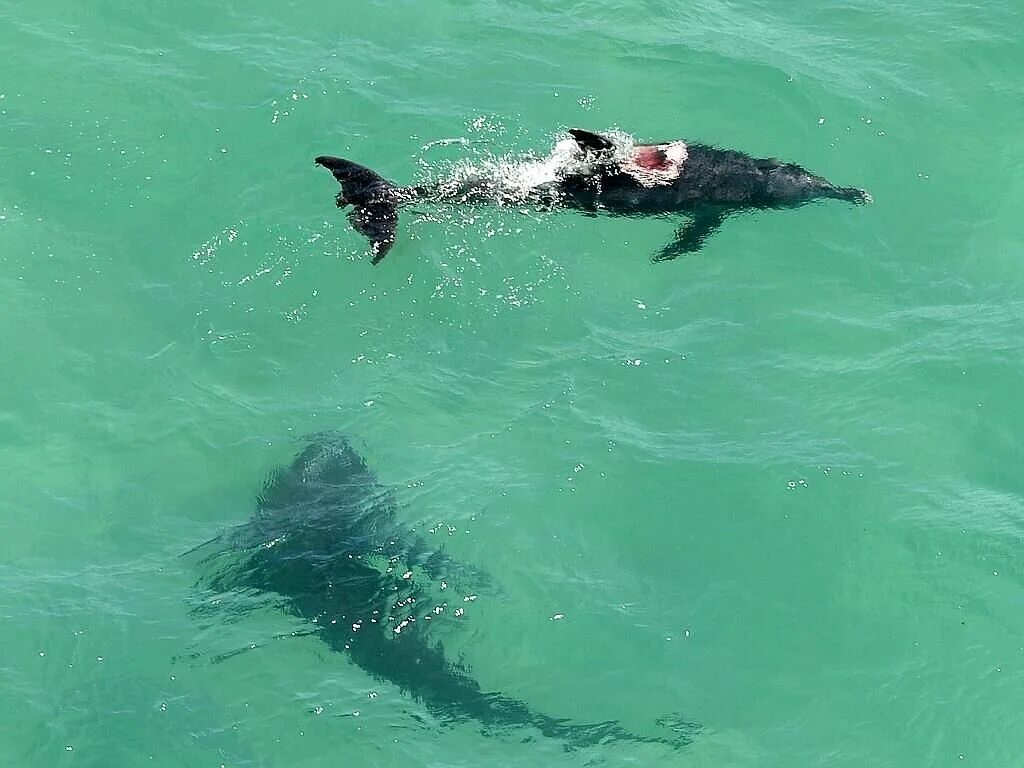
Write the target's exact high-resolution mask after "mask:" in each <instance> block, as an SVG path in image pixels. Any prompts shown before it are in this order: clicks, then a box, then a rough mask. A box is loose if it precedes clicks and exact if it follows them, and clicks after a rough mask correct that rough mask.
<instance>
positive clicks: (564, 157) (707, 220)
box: [314, 128, 871, 264]
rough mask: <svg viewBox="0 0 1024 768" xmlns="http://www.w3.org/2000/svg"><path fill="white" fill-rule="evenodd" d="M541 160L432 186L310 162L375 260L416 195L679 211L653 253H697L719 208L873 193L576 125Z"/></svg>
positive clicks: (778, 165)
mask: <svg viewBox="0 0 1024 768" xmlns="http://www.w3.org/2000/svg"><path fill="white" fill-rule="evenodd" d="M568 133H569V138H568V139H564V140H562V141H559V142H558V143H557V144H556V145H555V148H554V150H553V151H552V153H551V154H550V155H549V156H548V157H546V158H543V159H539V160H535V159H524V160H523V161H521V162H519V163H502V164H493V165H492V166H491V167H483V168H477V169H472V170H471V171H470V172H468V173H461V174H456V175H454V176H453V177H452V178H450V179H445V180H442V181H439V182H434V183H431V184H422V185H416V186H409V187H401V186H397V185H395V184H393V183H391V182H390V181H388V180H386V179H384V178H382V177H381V176H380V175H378V174H377V173H376V172H374V171H372V170H370V169H369V168H367V167H365V166H362V165H359V164H358V163H354V162H352V161H351V160H345V159H343V158H340V157H332V156H330V155H321V156H320V157H317V158H316V160H315V161H314V162H315V163H316V164H317V165H320V166H323V167H324V168H326V169H327V170H329V171H330V172H331V173H332V174H333V175H334V177H335V178H336V179H337V180H338V182H339V183H340V184H341V192H340V193H339V194H338V195H337V197H336V203H337V205H338V207H339V208H346V207H348V206H349V205H351V206H352V210H351V211H350V212H349V221H350V222H351V223H352V226H353V227H354V228H355V229H356V231H358V232H360V233H361V234H363V235H365V236H366V237H367V238H369V240H370V246H371V249H372V251H373V257H372V261H373V263H374V264H377V263H378V262H380V260H381V259H383V258H384V257H385V256H386V255H387V253H388V251H389V250H391V247H392V246H393V245H394V243H395V238H396V236H397V231H398V211H399V209H400V208H402V207H403V206H407V205H411V204H415V203H422V202H437V203H469V204H475V203H497V204H504V205H516V206H523V205H534V206H538V207H542V208H566V209H572V210H578V211H582V212H584V213H586V214H588V215H597V214H599V213H604V214H608V215H612V216H677V215H681V216H684V217H687V218H688V219H689V221H688V222H687V223H685V224H683V225H682V226H681V227H680V228H679V229H678V231H677V232H676V235H675V238H674V239H673V240H672V242H671V243H669V244H668V245H666V246H665V247H664V248H662V249H661V251H660V252H659V253H658V254H657V255H655V256H654V260H655V261H665V260H669V259H674V258H676V257H678V256H681V255H683V254H685V253H692V252H695V251H698V250H699V249H700V248H701V246H702V245H703V244H704V241H705V240H706V239H707V238H708V236H710V235H711V234H712V233H713V232H715V230H717V229H718V228H719V226H721V224H722V222H723V221H724V220H725V218H726V217H727V216H729V215H730V214H733V213H737V212H739V211H744V210H756V209H770V208H795V207H797V206H800V205H804V204H805V203H809V202H811V201H814V200H821V199H834V200H844V201H846V202H850V203H857V204H860V203H869V202H871V195H869V194H868V193H867V192H866V191H865V190H863V189H858V188H856V187H841V186H837V185H835V184H833V183H832V182H830V181H828V180H827V179H825V178H823V177H821V176H817V175H815V174H813V173H811V172H810V171H808V170H806V169H804V168H802V167H801V166H799V165H796V164H795V163H788V162H784V161H782V160H776V159H774V158H756V157H751V156H750V155H746V154H744V153H743V152H739V151H736V150H732V149H718V148H717V147H713V146H709V145H706V144H694V143H687V142H684V141H681V140H676V141H669V142H663V143H659V144H637V143H635V142H634V140H633V138H632V137H631V136H629V135H628V134H624V133H620V132H608V133H606V134H598V133H592V132H590V131H585V130H582V129H578V128H574V129H572V130H570V131H569V132H568Z"/></svg>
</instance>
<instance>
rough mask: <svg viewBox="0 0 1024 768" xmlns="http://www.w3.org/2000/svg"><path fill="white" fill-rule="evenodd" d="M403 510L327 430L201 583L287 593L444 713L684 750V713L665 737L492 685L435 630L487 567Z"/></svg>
mask: <svg viewBox="0 0 1024 768" xmlns="http://www.w3.org/2000/svg"><path fill="white" fill-rule="evenodd" d="M397 511H398V507H397V505H396V503H395V500H394V497H393V496H392V494H391V493H390V492H389V491H388V490H386V489H384V488H382V487H381V486H380V485H378V483H377V479H376V477H375V475H374V473H373V472H372V471H371V470H370V469H369V468H368V467H367V465H366V463H365V462H364V461H363V459H362V458H361V457H360V456H359V455H358V454H357V453H356V452H355V450H353V448H352V447H351V445H350V444H349V443H348V441H347V440H346V439H345V438H344V437H342V436H341V435H338V434H335V433H326V434H320V435H315V436H313V437H311V438H310V440H309V443H308V445H306V446H305V447H304V448H303V450H302V451H301V452H300V453H299V454H298V455H297V457H296V458H295V459H294V461H293V462H292V463H291V464H290V465H289V466H285V467H281V468H279V469H277V470H275V471H274V472H272V473H271V474H270V476H269V478H268V479H267V481H266V483H265V485H264V487H263V491H262V493H260V495H259V497H258V501H257V505H256V512H255V514H254V515H253V517H252V519H251V520H250V521H249V522H247V523H245V524H243V525H241V526H240V527H238V528H236V529H234V530H232V531H230V532H228V533H226V534H224V535H222V536H221V537H218V538H217V539H214V540H213V542H211V543H212V544H213V545H214V546H215V548H214V551H213V552H212V553H209V554H206V555H205V556H204V557H203V559H202V564H201V567H202V571H203V574H204V575H203V577H202V579H201V581H200V584H201V585H202V586H203V587H204V588H205V589H207V590H212V591H213V592H215V593H224V592H243V591H244V592H247V593H249V594H252V593H256V594H265V595H267V596H268V597H270V596H276V597H277V599H278V600H279V601H280V600H281V599H283V604H284V605H285V606H286V610H288V611H289V612H290V613H292V614H294V615H295V616H298V617H300V618H302V619H304V620H306V621H307V622H309V626H310V628H311V631H313V632H315V633H316V634H318V636H319V638H320V639H321V640H322V641H323V642H324V643H325V644H326V645H327V646H328V647H329V648H330V649H331V650H333V651H337V652H338V653H340V654H343V655H344V656H346V657H347V658H348V659H350V660H351V661H352V662H353V663H354V664H356V665H357V666H358V667H360V668H361V669H363V670H364V671H365V672H367V673H368V674H369V675H370V676H372V677H373V678H375V679H376V680H378V681H381V682H386V683H390V684H393V685H395V686H397V687H398V688H399V689H400V690H401V691H402V692H404V693H405V694H407V695H408V696H410V697H411V698H412V699H414V700H416V701H418V702H420V703H421V704H422V705H423V706H424V707H425V708H426V709H427V710H428V711H429V712H430V713H431V714H433V715H434V716H435V717H437V718H438V719H439V720H441V721H442V722H446V723H451V722H458V721H466V720H475V721H477V722H478V723H479V724H480V725H481V726H482V727H483V728H485V729H486V730H488V731H491V730H496V729H497V730H501V729H508V728H527V729H529V728H533V729H536V730H537V731H539V732H540V733H541V734H543V735H544V736H546V737H550V738H554V739H558V740H560V741H562V742H563V744H564V745H565V747H566V748H577V747H585V746H591V745H596V744H605V743H609V742H617V741H619V742H632V743H640V742H647V743H660V744H667V745H670V746H672V747H682V746H684V745H686V744H688V743H689V742H690V741H691V740H692V738H693V736H694V735H695V734H696V733H697V732H698V731H699V730H700V726H699V725H696V724H693V723H689V722H686V721H685V720H683V719H681V718H676V717H673V718H664V719H662V720H659V721H658V723H659V725H661V726H663V727H665V728H666V729H667V731H666V732H665V734H664V735H654V736H640V735H636V734H633V733H631V732H629V731H627V730H626V729H624V728H623V727H622V726H620V725H619V724H618V723H617V722H614V721H609V722H598V723H576V722H572V721H569V720H566V719H562V718H556V717H552V716H549V715H546V714H543V713H541V712H538V711H536V710H534V709H533V708H532V707H530V706H529V705H528V704H526V703H525V702H523V701H520V700H518V699H516V698H514V697H511V696H508V695H506V694H503V693H498V692H489V691H485V690H483V689H482V688H481V687H480V684H479V683H478V682H477V681H476V680H475V679H474V678H473V677H472V675H471V673H470V671H469V670H468V669H467V668H466V667H465V666H464V665H463V664H461V663H458V662H453V661H451V660H450V659H448V658H447V657H446V655H445V652H444V648H443V647H442V645H441V643H440V641H438V640H436V639H434V638H433V637H432V633H433V632H435V631H437V630H439V629H441V627H440V626H439V625H440V624H441V623H443V622H444V620H445V618H447V617H451V616H458V615H460V613H461V606H462V605H463V602H464V599H465V598H464V597H463V595H465V594H466V592H465V591H459V592H457V589H458V588H461V590H464V589H465V584H464V583H462V582H464V581H465V579H467V578H469V577H477V576H478V574H475V573H474V572H473V571H472V569H469V568H466V567H465V566H463V565H461V564H459V563H457V562H455V561H454V560H452V559H451V558H450V557H449V556H448V555H446V554H445V553H444V552H442V551H440V550H439V549H436V548H435V547H433V546H431V543H430V542H428V541H427V540H426V539H425V538H424V537H422V536H421V535H419V534H418V533H416V532H415V531H414V530H413V529H411V528H410V527H407V526H405V525H403V524H402V523H401V522H400V521H399V519H398V517H397ZM211 543H208V545H204V549H205V548H206V547H207V546H209V545H210V544H211ZM452 595H454V597H452ZM495 640H498V638H495Z"/></svg>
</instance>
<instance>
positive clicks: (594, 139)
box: [569, 128, 614, 152]
mask: <svg viewBox="0 0 1024 768" xmlns="http://www.w3.org/2000/svg"><path fill="white" fill-rule="evenodd" d="M569 135H570V136H572V137H573V139H574V140H575V141H576V143H577V144H578V145H579V147H580V149H583V150H587V149H592V150H595V151H597V152H603V151H605V150H608V149H612V148H613V147H614V145H613V144H612V143H611V141H609V140H608V139H606V138H605V137H604V136H601V135H600V134H598V133H591V132H590V131H584V130H583V129H581V128H570V129H569Z"/></svg>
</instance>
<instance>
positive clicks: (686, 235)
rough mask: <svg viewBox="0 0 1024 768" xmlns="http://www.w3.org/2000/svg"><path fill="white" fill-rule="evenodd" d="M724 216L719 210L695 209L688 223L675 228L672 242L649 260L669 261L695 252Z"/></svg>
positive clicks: (719, 224) (720, 223)
mask: <svg viewBox="0 0 1024 768" xmlns="http://www.w3.org/2000/svg"><path fill="white" fill-rule="evenodd" d="M724 218H725V214H723V213H722V212H720V211H697V212H696V213H694V214H693V218H692V219H691V220H690V221H689V222H688V223H686V224H683V225H682V226H681V227H679V229H677V230H676V236H675V238H674V239H673V240H672V242H671V243H669V244H668V245H666V246H665V247H664V248H662V249H661V250H660V251H658V253H656V254H655V255H654V256H653V257H652V258H651V261H671V260H672V259H675V258H678V257H679V256H682V255H683V254H686V253H696V252H697V251H699V250H700V249H701V246H703V245H704V241H705V240H707V239H708V237H710V236H711V235H712V234H714V232H715V230H716V229H718V228H719V227H720V226H721V225H722V220H723V219H724Z"/></svg>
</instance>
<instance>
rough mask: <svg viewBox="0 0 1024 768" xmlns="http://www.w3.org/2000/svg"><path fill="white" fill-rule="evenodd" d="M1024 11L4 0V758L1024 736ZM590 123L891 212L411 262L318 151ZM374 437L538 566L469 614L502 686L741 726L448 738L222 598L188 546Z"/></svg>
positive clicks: (539, 750)
mask: <svg viewBox="0 0 1024 768" xmlns="http://www.w3.org/2000/svg"><path fill="white" fill-rule="evenodd" d="M1022 30H1024V9H1022V7H1021V5H1020V2H1019V0H995V1H994V2H989V3H962V2H952V0H919V1H917V2H913V1H911V2H883V1H882V0H853V1H851V2H839V1H838V0H829V1H826V2H818V3H810V2H805V3H795V2H790V3H780V2H769V0H733V1H731V2H726V1H725V0H709V2H704V3H689V2H686V3H673V2H667V1H664V0H650V1H648V2H641V1H639V0H638V1H637V2H633V3H617V2H610V1H609V0H597V1H596V2H589V3H576V4H568V5H566V4H564V3H553V2H547V1H546V0H526V1H524V2H499V0H479V1H475V0H471V1H470V2H466V3H455V2H443V1H441V0H428V1H427V2H407V1H406V0H399V1H398V2H378V1H371V2H360V3H342V4H333V5H324V4H312V3H271V2H266V0H256V1H255V2H251V3H248V4H226V5H225V4H210V3H206V2H197V0H182V1H181V2H177V3H157V4H128V3H116V2H106V1H105V0H101V1H100V2H96V3H72V2H68V1H67V0H42V1H41V2H39V3H35V4H29V3H14V2H10V1H9V0H8V2H3V3H0V51H2V52H3V59H4V63H3V65H2V68H0V296H2V298H0V320H2V333H0V339H2V341H0V350H2V360H3V378H2V380H3V384H2V387H0V462H2V464H0V466H2V469H3V472H2V474H0V620H2V625H0V626H2V633H0V766H2V767H3V768H7V767H8V766H9V767H10V768H22V767H25V768H35V767H36V766H39V767H41V768H49V767H51V766H103V767H104V768H114V767H120V766H171V767H173V768H185V767H187V768H200V767H202V766H210V767H211V768H216V767H217V766H222V765H223V766H227V767H228V768H239V767H242V766H261V767H262V766H266V767H268V768H271V767H274V768H276V767H277V766H281V767H282V768H284V767H285V766H287V767H288V768H299V767H303V768H318V767H320V766H337V765H370V766H383V765H402V766H416V767H418V766H424V767H426V766H430V767H431V768H463V767H465V768H470V767H475V766H503V767H506V768H509V767H514V766H522V767H523V768H527V767H529V768H535V767H536V766H585V765H609V766H618V765H638V766H650V765H655V764H657V765H670V766H701V767H705V766H706V767H708V768H711V767H715V768H718V767H723V768H724V767H726V766H728V767H730V768H747V767H749V768H754V767H756V768H768V767H771V766H778V767H779V768H783V767H784V768H802V767H803V766H829V767H835V768H864V767H865V766H871V768H883V767H884V768H908V767H910V766H960V765H970V766H986V767H991V768H1009V767H1010V766H1014V765H1021V764H1022V763H1021V762H1020V761H1021V760H1022V755H1024V727H1022V724H1021V723H1022V719H1021V711H1022V705H1024V559H1022V556H1021V553H1022V545H1024V470H1022V467H1024V448H1022V445H1024V443H1022V437H1024V239H1022V235H1024V229H1022V226H1021V210H1024V173H1022V168H1024V138H1022V136H1024V135H1022V132H1021V126H1022V124H1024V85H1022V83H1024V39H1022ZM571 126H580V127H586V128H591V129H594V130H602V129H607V128H610V127H618V128H621V129H623V130H626V131H630V132H632V133H634V134H635V135H636V136H637V137H638V138H640V139H644V140H650V139H655V140H657V139H666V138H674V137H686V138H689V139H693V140H703V141H707V142H713V143H717V144H719V145H721V146H726V147H734V148H738V149H743V150H746V151H748V152H751V153H754V154H758V155H770V156H779V157H783V158H786V159H791V160H794V161H796V162H799V163H801V164H804V165H806V166H808V167H809V168H811V169H813V170H814V171H816V172H819V173H821V174H823V175H825V176H827V177H828V178H830V179H831V180H833V181H835V182H837V183H840V184H845V185H856V186H861V187H865V188H867V189H868V190H870V191H871V193H872V194H873V195H874V198H875V204H874V205H872V206H865V207H858V208H854V207H851V206H847V205H843V204H839V203H827V204H821V205H815V206H810V207H806V208H803V209H801V210H798V211H788V212H775V213H767V214H760V215H752V216H744V217H737V218H734V219H732V220H730V221H729V222H727V223H726V225H725V226H724V227H723V229H722V231H721V232H719V233H718V234H717V235H715V236H714V237H713V238H711V239H710V240H709V241H708V243H707V245H706V246H705V248H704V250H703V251H701V252H700V253H699V254H696V255H692V256H688V257H686V258H683V259H680V260H678V261H675V262H671V263H665V264H652V263H651V262H650V261H649V257H650V255H651V254H652V253H654V252H655V251H656V250H657V249H658V248H660V247H661V246H662V245H663V244H665V243H666V242H667V241H668V239H669V238H670V237H671V234H672V232H673V228H674V224H673V223H672V222H671V221H663V220H647V221H640V220H628V219H609V218H597V219H591V218H586V217H582V216H578V215H575V214H572V213H556V214H529V215H525V214H523V213H520V212H517V211H515V210H512V211H501V210H496V209H490V210H488V209H477V210H470V209H466V210H463V211H461V212H437V211H434V212H433V215H430V216H427V215H424V216H420V217H417V216H416V215H415V214H411V215H409V216H407V217H405V218H404V219H403V229H402V235H401V238H400V240H399V243H398V245H397V246H396V247H395V249H394V250H393V251H392V252H391V254H390V255H389V256H388V258H387V259H386V260H385V261H384V262H383V263H382V264H381V265H380V266H378V267H375V268H374V267H371V266H370V264H369V261H368V259H367V255H366V247H365V241H364V240H363V239H362V238H361V237H360V236H358V235H357V234H355V233H354V232H352V231H351V229H350V228H349V226H348V224H347V222H346V221H345V219H344V217H343V215H341V214H340V213H338V212H337V211H336V209H335V208H334V206H333V199H332V197H333V195H334V193H335V192H336V190H337V185H336V183H335V182H334V180H333V179H331V178H330V176H329V175H328V174H327V173H325V172H324V171H323V170H320V169H314V167H313V165H312V158H313V157H314V156H315V155H318V154H337V155H342V156H346V157H350V158H352V159H354V160H357V161H359V162H364V163H366V164H368V165H371V166H373V167H374V168H375V169H377V170H379V171H380V172H381V173H382V174H384V175H386V176H388V177H389V178H393V179H395V180H397V181H400V182H408V181H411V180H412V179H413V178H414V177H415V176H416V175H417V174H418V173H420V172H422V171H423V169H424V168H427V169H429V168H435V169H436V168H440V167H443V166H444V164H445V163H450V162H452V161H454V160H457V159H458V158H460V157H463V156H466V155H467V154H468V155H470V156H474V157H481V156H487V155H493V156H497V155H504V154H506V153H520V152H526V151H534V152H541V153H543V152H546V151H548V149H549V148H550V146H551V144H552V142H553V141H554V140H555V138H556V135H557V133H558V132H559V131H560V130H564V129H565V128H567V127H571ZM441 140H455V141H454V142H452V141H449V142H442V143H439V144H435V143H434V142H439V141H441ZM423 213H424V214H428V213H430V211H429V210H428V209H424V210H423ZM1015 221H1016V222H1017V223H1016V224H1014V222H1015ZM326 429H332V430H338V431H341V432H343V433H345V434H346V435H348V436H349V437H350V438H351V440H352V441H353V444H355V445H356V446H357V447H358V448H359V450H360V452H361V453H362V454H363V456H364V457H365V458H366V461H367V463H368V464H369V465H370V466H372V467H373V468H374V470H375V471H376V472H377V474H378V475H379V478H380V482H381V483H382V484H384V485H386V486H387V487H389V488H391V489H392V490H393V492H394V494H395V496H396V498H397V500H398V502H399V503H400V510H399V516H400V518H401V519H402V521H403V522H406V523H408V524H409V525H420V524H422V525H424V526H429V527H433V528H434V529H435V530H436V531H437V533H436V534H434V535H436V536H438V537H444V546H445V547H446V549H447V550H448V552H449V553H451V554H452V555H453V556H455V557H456V558H458V559H459V560H460V561H464V562H466V563H470V564H472V565H473V567H474V568H478V569H480V570H482V571H486V572H487V573H488V574H489V575H490V577H491V579H492V582H493V583H492V585H491V586H490V587H486V588H484V587H482V588H481V589H480V591H479V596H478V599H476V600H473V601H470V602H466V603H465V615H464V616H463V617H462V618H461V622H462V623H461V624H459V625H455V624H450V625H448V626H449V629H448V630H447V631H446V633H445V634H444V635H443V640H444V643H445V648H446V650H447V652H448V655H449V656H450V657H451V658H452V659H453V660H457V659H459V658H460V657H461V659H462V661H463V662H464V663H465V664H466V665H467V666H468V667H469V668H471V669H472V674H473V675H474V677H475V678H476V679H477V680H479V682H480V684H481V686H482V687H483V688H484V689H485V690H493V691H502V692H504V693H506V694H508V695H510V696H514V697H516V698H517V699H520V700H522V701H525V702H527V703H529V704H530V706H531V707H534V708H536V709H537V710H539V711H542V712H545V713H547V714H550V715H553V716H556V717H565V718H570V719H572V720H574V721H580V722H595V721H600V720H617V721H620V722H621V723H622V725H623V727H625V728H628V729H629V730H631V731H633V732H635V733H638V734H645V735H646V734H649V735H658V734H659V733H662V732H664V728H663V726H661V725H659V724H658V721H659V720H662V719H663V718H665V717H668V718H669V720H670V721H672V719H673V718H680V719H684V720H686V721H690V722H696V723H699V724H700V725H701V726H702V728H701V730H700V732H699V733H698V734H697V736H696V737H695V738H694V740H693V742H692V743H691V744H690V745H689V746H686V747H685V748H682V749H673V748H670V747H667V746H664V745H658V744H654V745H649V744H645V745H642V746H636V745H634V744H629V743H617V742H615V741H609V742H608V743H606V744H602V745H601V746H598V747H592V748H587V749H582V750H577V751H566V750H565V749H564V745H563V744H562V743H560V742H559V741H557V740H554V739H549V738H545V737H544V736H542V735H540V734H539V733H537V732H535V731H532V730H530V729H522V730H515V729H513V730H509V731H499V732H483V731H482V730H481V728H480V727H479V724H477V723H474V722H472V721H469V722H463V723H456V724H453V725H448V724H445V723H443V722H441V721H439V720H438V719H437V718H436V717H434V716H433V715H431V714H430V713H429V712H427V711H426V709H425V708H424V707H423V706H422V705H421V704H419V703H418V702H416V701H414V700H413V699H411V698H409V697H408V696H405V695H403V693H402V692H401V691H399V690H398V689H397V688H396V687H395V686H393V685H389V684H388V683H386V682H382V681H379V680H375V679H373V678H371V677H370V676H369V675H368V674H367V673H366V672H364V671H363V670H361V669H360V668H358V667H356V666H354V665H353V664H351V663H350V662H349V661H347V660H346V658H345V656H344V655H343V654H337V653H334V652H332V651H330V650H329V649H328V648H327V647H326V646H325V645H324V644H323V643H321V642H320V641H319V640H318V639H317V638H316V637H315V636H310V635H308V634H306V635H304V634H303V633H304V632H306V631H307V625H305V624H304V623H303V622H302V620H300V619H297V618H294V617H291V616H289V615H288V614H287V613H286V612H284V611H281V610H278V609H277V608H275V607H274V606H273V605H269V604H268V605H267V606H266V607H265V608H264V609H262V610H256V611H251V612H248V613H245V614H244V615H232V614H231V613H230V612H224V613H223V615H218V614H217V613H216V612H213V613H208V614H201V615H199V614H197V612H196V607H197V605H198V604H201V603H203V602H204V601H207V600H208V599H209V598H208V596H206V595H204V593H203V592H202V591H200V590H198V589H197V588H196V581H197V578H198V575H199V574H198V572H197V568H196V564H195V562H194V560H193V559H190V558H189V557H183V556H182V555H183V553H185V552H187V551H188V550H190V549H191V548H192V547H194V546H196V545H198V544H200V543H202V542H204V541H206V540H208V539H210V538H211V537H213V536H216V535H217V534H219V533H220V532H222V531H224V530H226V529H228V528H229V527H230V526H233V525H236V524H239V523H242V522H244V521H245V520H246V519H247V518H248V517H249V516H250V515H251V514H252V512H253V509H254V504H255V499H256V495H257V493H258V492H259V490H260V488H261V484H262V482H263V480H264V478H265V477H266V475H267V473H268V472H269V471H271V470H272V469H273V468H274V467H275V466H277V465H279V464H281V463H283V462H287V461H289V460H290V458H291V457H292V456H293V455H294V454H295V452H296V451H297V450H298V448H299V447H300V445H301V443H300V442H298V441H299V438H300V437H301V436H302V435H305V434H307V433H309V432H313V431H318V430H326ZM438 523H441V524H443V525H441V526H440V528H438V527H437V525H436V524H438ZM456 599H459V600H461V597H460V596H456ZM556 617H558V618H556ZM662 722H664V720H662Z"/></svg>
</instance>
